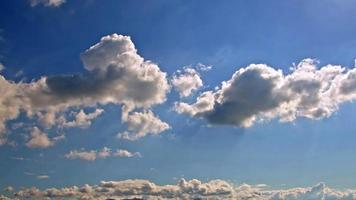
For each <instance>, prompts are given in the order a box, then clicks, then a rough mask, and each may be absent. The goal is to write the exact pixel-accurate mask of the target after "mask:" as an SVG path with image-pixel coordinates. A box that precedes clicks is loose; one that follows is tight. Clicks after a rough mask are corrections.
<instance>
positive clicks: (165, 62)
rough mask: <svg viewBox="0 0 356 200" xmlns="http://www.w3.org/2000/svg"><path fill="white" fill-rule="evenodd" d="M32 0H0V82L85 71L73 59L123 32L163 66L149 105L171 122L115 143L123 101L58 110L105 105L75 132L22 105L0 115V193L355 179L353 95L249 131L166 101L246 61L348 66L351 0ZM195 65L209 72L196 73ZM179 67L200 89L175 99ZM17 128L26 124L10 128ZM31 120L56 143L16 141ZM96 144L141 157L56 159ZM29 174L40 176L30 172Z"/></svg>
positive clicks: (339, 183)
mask: <svg viewBox="0 0 356 200" xmlns="http://www.w3.org/2000/svg"><path fill="white" fill-rule="evenodd" d="M33 2H35V1H33ZM38 2H39V3H38V4H37V5H31V1H29V0H17V1H1V2H0V15H1V17H0V29H1V32H0V36H1V40H0V63H1V64H2V65H3V66H4V67H5V69H4V70H2V71H1V75H2V76H3V77H4V78H5V79H6V80H8V81H10V82H11V81H13V82H12V83H13V84H20V83H28V84H29V83H31V81H32V83H35V82H36V81H38V80H39V79H40V78H41V77H56V76H58V75H63V74H67V75H68V74H69V75H70V74H84V76H86V74H88V73H89V74H90V73H91V72H90V70H89V71H88V68H90V67H86V68H85V66H84V65H83V62H82V60H83V57H82V60H81V55H83V52H85V51H86V50H87V49H89V47H91V46H93V45H95V44H97V43H99V42H100V39H101V38H102V37H103V36H106V35H111V34H114V33H117V34H118V35H125V36H130V40H131V42H132V43H133V44H134V45H135V48H136V49H137V54H138V55H140V56H141V57H142V58H144V59H145V60H151V61H152V62H153V63H155V64H157V66H158V67H159V69H160V70H161V71H162V72H166V73H167V74H166V79H167V83H168V84H169V85H170V87H171V89H170V91H166V95H167V96H166V98H165V100H164V101H163V102H155V103H154V104H153V105H150V106H149V110H150V111H152V113H154V116H156V117H157V118H159V119H160V120H161V121H160V122H162V123H166V124H167V125H169V127H170V128H169V129H164V130H163V131H158V132H159V133H157V134H155V135H154V134H145V136H143V137H140V138H138V139H135V140H125V139H123V138H121V139H120V138H118V136H117V134H118V133H123V132H125V131H126V130H127V129H128V124H127V121H126V123H125V121H123V116H122V110H121V107H122V106H123V103H122V102H119V103H108V104H105V103H101V104H100V103H99V104H100V105H97V106H94V107H93V106H86V105H84V104H81V105H80V106H74V107H71V106H69V107H66V108H65V109H66V110H65V112H66V113H65V115H66V116H67V117H68V116H71V115H70V112H74V113H78V112H79V110H80V109H83V110H84V112H85V113H87V114H88V113H94V112H95V111H96V109H103V110H104V111H103V113H101V114H100V115H99V116H97V117H94V118H93V119H92V120H91V124H90V125H89V126H86V127H85V128H83V127H73V128H64V129H63V128H56V127H50V128H46V127H44V126H42V125H41V124H40V122H38V121H37V120H36V117H33V118H31V117H28V116H26V114H25V111H24V110H22V111H21V113H19V114H18V115H17V116H16V117H14V118H13V119H9V120H6V121H5V122H4V123H5V124H6V130H4V132H6V135H7V136H6V137H7V138H8V139H7V143H6V144H3V145H2V146H0V159H1V162H0V177H1V181H0V188H3V187H6V186H9V185H11V186H13V187H15V188H20V187H22V186H24V187H30V186H36V187H40V188H47V187H63V186H68V185H83V184H86V183H88V184H96V183H98V182H99V181H101V180H125V179H136V178H138V179H147V180H150V181H153V182H155V183H158V184H171V183H176V182H177V180H179V179H180V178H182V177H184V178H187V179H192V178H196V179H200V180H202V181H207V180H212V179H223V180H229V181H232V182H235V183H243V182H246V183H248V184H259V183H263V184H268V185H270V186H272V187H273V188H281V187H282V188H283V187H297V186H301V187H304V186H310V185H314V184H316V183H319V182H325V183H326V184H327V185H330V186H332V187H335V188H353V187H354V186H355V184H356V170H355V169H356V157H355V150H356V143H355V142H354V141H355V139H356V135H355V133H354V130H355V126H354V123H353V121H354V119H355V117H356V114H355V113H356V112H355V111H356V105H355V104H354V103H353V102H352V101H353V98H354V97H350V98H351V99H347V100H342V101H341V100H340V103H339V104H337V109H334V110H332V112H331V113H330V115H328V116H327V117H321V118H318V119H310V118H312V117H305V116H304V117H303V116H298V117H297V118H296V119H293V120H291V121H290V122H284V123H283V122H280V121H279V119H280V117H273V118H272V119H268V120H266V121H263V122H257V121H256V122H254V123H253V125H251V126H248V127H243V126H242V127H241V126H240V125H241V124H231V123H227V124H226V123H223V124H219V123H218V124H214V123H213V124H211V123H210V122H212V121H214V119H212V118H209V116H205V114H201V115H200V117H199V116H189V114H181V113H178V112H176V111H175V108H174V105H175V102H186V103H189V104H192V103H194V102H196V99H197V97H199V96H200V95H201V94H202V93H203V92H205V91H215V90H214V88H215V87H216V86H218V87H220V86H221V83H222V81H227V80H230V79H231V77H232V75H233V74H234V73H235V72H236V71H238V70H239V69H241V68H245V67H247V66H249V65H250V64H252V63H261V64H266V65H268V66H271V67H272V68H274V69H276V70H277V69H281V70H282V71H283V73H284V75H287V74H291V73H293V72H292V71H291V70H290V68H291V67H293V63H294V64H295V65H297V64H298V63H299V62H301V61H302V60H303V59H305V58H311V59H315V60H318V64H316V65H317V68H321V67H323V66H325V65H327V64H331V65H340V66H342V67H345V69H346V70H352V68H353V67H354V59H355V52H356V39H355V35H356V24H355V23H353V21H355V20H356V19H355V17H356V16H355V14H354V8H355V6H356V2H354V1H352V0H344V1H338V0H326V1H318V0H315V1H297V0H291V1H282V0H281V1H279V0H276V1H269V2H266V1H260V0H251V1H221V2H216V1H158V0H157V1H155V0H153V1H132V0H127V1H125V0H119V1H115V0H106V1H99V0H67V1H66V2H64V3H62V4H60V5H57V6H54V5H48V4H46V2H50V1H38ZM94 53H95V52H94ZM84 59H85V58H84ZM88 62H89V61H88ZM315 62H316V61H315ZM199 63H201V64H204V65H205V66H212V69H211V70H207V71H205V70H199V69H196V66H198V65H199ZM184 66H190V69H193V68H194V71H195V72H194V73H196V74H197V75H199V77H200V78H201V80H202V81H203V85H202V86H200V87H197V88H196V89H193V92H192V93H191V94H189V96H187V97H180V96H179V92H178V91H177V89H176V87H175V86H174V85H173V84H172V81H171V80H172V79H173V78H174V77H179V76H180V75H182V74H184V73H185V71H184V70H183V67H184ZM95 67H97V66H95ZM186 68H187V67H186ZM188 68H189V67H188ZM177 70H181V72H177ZM182 70H183V71H182ZM74 84H75V83H74ZM251 85H253V84H252V83H251ZM160 86H162V85H160ZM59 87H60V86H59ZM64 87H66V86H64ZM68 87H70V86H68ZM128 87H130V85H128ZM162 87H163V86H162ZM67 89H68V88H67ZM220 89H221V88H220ZM3 90H5V91H6V90H7V89H6V88H5V89H3ZM93 90H94V89H93ZM256 90H258V88H257V89H256ZM308 95H309V94H308ZM237 98H239V96H238V97H237ZM255 98H259V97H255ZM78 99H79V97H78ZM14 101H15V100H14ZM331 101H338V102H339V100H337V99H331ZM124 104H125V103H124ZM0 106H1V107H6V106H7V104H5V103H2V105H0ZM45 109H46V108H45ZM61 109H63V108H61ZM137 109H138V110H133V111H132V112H134V111H137V112H141V111H142V110H140V109H142V107H139V108H137ZM63 111H64V110H61V112H63ZM223 111H224V110H223ZM217 112H219V111H217ZM301 112H302V111H301ZM298 113H299V111H298ZM0 114H1V113H0ZM212 114H214V113H212ZM218 114H219V113H218ZM218 114H217V115H218ZM37 117H38V116H37ZM72 117H73V116H72ZM69 118H70V117H69ZM69 118H68V121H69V120H70V119H69ZM209 120H210V121H209ZM19 123H24V124H26V125H23V126H21V127H20V128H16V129H12V128H11V127H13V126H14V124H17V125H19ZM161 125H162V124H161ZM68 126H69V125H68ZM33 127H38V129H39V131H41V132H42V133H44V134H46V135H47V136H48V137H50V138H51V139H53V138H54V137H56V136H60V135H62V134H63V135H64V136H65V139H64V140H60V141H58V142H54V140H53V141H52V144H51V145H47V147H45V148H43V147H40V148H36V147H34V148H32V147H29V146H30V145H26V143H28V142H29V140H30V137H31V132H33ZM131 132H135V130H133V131H132V130H131ZM50 142H51V141H50ZM103 147H108V148H110V149H111V150H112V151H115V150H116V149H122V150H127V151H129V152H131V153H134V152H139V154H140V156H135V155H134V156H132V157H130V156H128V157H125V156H109V157H108V158H105V159H101V158H96V159H95V160H94V161H88V160H85V159H84V160H83V159H75V158H69V156H65V155H68V153H69V152H70V151H75V150H76V151H77V152H79V151H90V150H94V151H100V150H101V149H102V148H103ZM136 155H138V154H136ZM40 175H44V176H48V177H47V178H45V179H39V178H38V176H40Z"/></svg>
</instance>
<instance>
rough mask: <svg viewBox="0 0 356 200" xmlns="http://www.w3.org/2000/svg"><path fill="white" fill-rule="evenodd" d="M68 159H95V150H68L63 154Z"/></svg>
mask: <svg viewBox="0 0 356 200" xmlns="http://www.w3.org/2000/svg"><path fill="white" fill-rule="evenodd" d="M64 156H65V157H66V158H68V159H82V160H87V161H94V160H96V151H94V150H91V151H77V150H74V151H70V152H69V153H67V154H65V155H64Z"/></svg>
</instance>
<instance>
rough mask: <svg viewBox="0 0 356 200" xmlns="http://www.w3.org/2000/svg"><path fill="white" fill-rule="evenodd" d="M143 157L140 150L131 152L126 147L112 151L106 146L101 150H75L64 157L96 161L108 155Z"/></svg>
mask: <svg viewBox="0 0 356 200" xmlns="http://www.w3.org/2000/svg"><path fill="white" fill-rule="evenodd" d="M113 156H114V157H129V158H130V157H141V154H140V153H139V152H130V151H128V150H125V149H117V150H116V152H114V153H112V151H111V149H110V148H108V147H104V148H102V149H101V150H90V151H85V150H80V151H78V150H73V151H70V152H69V153H67V154H65V155H64V157H66V158H68V159H82V160H86V161H94V160H96V159H98V158H101V159H105V158H108V157H113Z"/></svg>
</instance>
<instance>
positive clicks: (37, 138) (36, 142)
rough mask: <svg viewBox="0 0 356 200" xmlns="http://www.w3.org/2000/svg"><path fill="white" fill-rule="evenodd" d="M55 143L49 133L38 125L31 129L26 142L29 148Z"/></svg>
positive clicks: (48, 145)
mask: <svg viewBox="0 0 356 200" xmlns="http://www.w3.org/2000/svg"><path fill="white" fill-rule="evenodd" d="M53 144H54V142H53V141H51V140H50V139H49V138H48V136H47V134H46V133H44V132H42V131H41V130H40V129H38V128H37V127H34V128H33V129H32V131H31V136H30V139H29V140H28V141H27V142H26V146H27V147H29V148H47V147H50V146H52V145H53Z"/></svg>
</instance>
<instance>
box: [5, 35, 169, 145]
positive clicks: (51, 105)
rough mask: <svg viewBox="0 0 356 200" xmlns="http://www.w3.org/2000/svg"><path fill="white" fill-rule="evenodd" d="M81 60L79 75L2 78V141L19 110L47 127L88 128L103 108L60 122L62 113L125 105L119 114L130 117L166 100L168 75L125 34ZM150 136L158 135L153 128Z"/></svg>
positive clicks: (103, 42) (107, 38)
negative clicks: (22, 79)
mask: <svg viewBox="0 0 356 200" xmlns="http://www.w3.org/2000/svg"><path fill="white" fill-rule="evenodd" d="M81 59H82V61H83V63H84V67H85V69H86V72H85V73H82V74H76V75H57V76H50V77H41V78H40V79H38V80H33V81H32V82H29V83H24V82H20V83H14V82H12V81H9V80H6V79H5V78H4V77H3V76H0V92H1V93H2V96H1V97H0V142H1V143H5V142H6V133H5V132H6V126H5V123H6V122H7V121H8V120H11V119H15V118H17V117H18V116H19V113H20V111H24V112H25V113H26V114H27V116H29V117H30V118H34V119H38V121H39V122H40V125H42V126H43V127H45V128H51V127H53V126H61V125H62V127H63V126H64V127H74V126H79V127H87V126H89V125H90V121H91V120H92V119H94V118H96V117H98V116H99V115H100V114H101V113H102V112H103V111H102V110H101V109H96V110H95V112H94V113H89V114H87V113H85V112H84V111H83V110H80V111H79V113H77V115H76V116H75V119H74V120H73V121H69V122H68V120H66V119H65V118H64V119H63V117H65V116H64V113H65V112H67V111H68V110H70V109H78V108H87V107H97V106H100V105H106V104H118V105H123V106H124V107H125V113H123V115H129V113H130V112H132V111H134V110H135V109H148V108H151V107H152V106H153V105H155V104H160V103H163V102H164V101H166V94H167V92H168V91H169V90H170V86H169V84H168V81H167V78H166V73H164V72H162V71H161V70H160V68H159V67H158V66H157V65H156V64H155V63H153V62H151V61H147V60H144V58H142V57H141V56H140V55H139V54H137V50H136V48H135V46H134V44H133V43H132V41H131V39H130V37H128V36H122V35H117V34H113V35H108V36H105V37H103V38H101V40H100V42H98V43H97V44H95V45H94V46H92V47H90V48H89V49H88V50H86V51H85V52H84V53H83V54H81ZM133 115H134V116H136V115H137V114H135V113H134V114H133ZM155 122H158V121H157V120H155ZM129 126H130V125H129ZM161 130H162V129H161ZM153 133H158V132H157V128H156V129H155V130H154V131H153ZM141 134H142V132H141Z"/></svg>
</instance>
